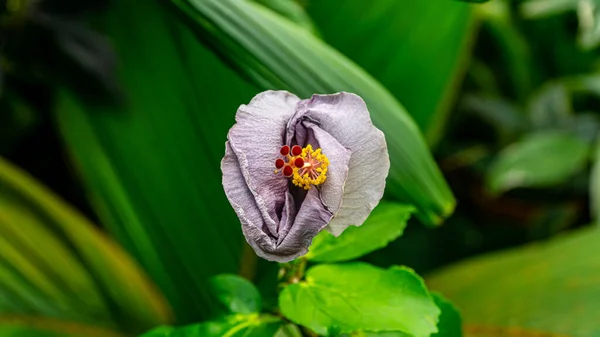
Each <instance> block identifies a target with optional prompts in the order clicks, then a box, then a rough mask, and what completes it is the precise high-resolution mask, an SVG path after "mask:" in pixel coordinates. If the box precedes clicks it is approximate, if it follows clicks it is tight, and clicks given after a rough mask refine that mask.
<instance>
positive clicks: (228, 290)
mask: <svg viewBox="0 0 600 337" xmlns="http://www.w3.org/2000/svg"><path fill="white" fill-rule="evenodd" d="M210 290H211V293H212V294H213V295H214V296H215V297H216V298H217V300H218V302H219V303H220V304H221V305H222V306H223V307H224V308H225V310H226V312H227V313H228V314H252V313H257V312H260V310H261V298H260V293H259V292H258V289H256V287H255V286H254V285H253V284H252V283H251V282H250V281H248V280H246V279H245V278H242V277H240V276H237V275H217V276H214V277H212V278H211V279H210Z"/></svg>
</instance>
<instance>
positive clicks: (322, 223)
mask: <svg viewBox="0 0 600 337" xmlns="http://www.w3.org/2000/svg"><path fill="white" fill-rule="evenodd" d="M389 167H390V162H389V157H388V153H387V144H386V142H385V137H384V135H383V133H382V132H381V131H380V130H379V129H377V128H376V127H375V126H374V125H373V123H372V122H371V118H370V116H369V111H368V110H367V106H366V104H365V102H364V101H363V100H362V99H361V98H360V97H359V96H357V95H355V94H350V93H345V92H340V93H337V94H333V95H313V96H312V98H310V99H306V100H300V99H299V98H298V97H296V96H295V95H293V94H291V93H289V92H286V91H265V92H263V93H260V94H258V95H257V96H255V97H254V98H253V99H252V101H251V102H250V103H249V104H248V105H242V106H240V108H239V109H238V111H237V114H236V124H235V125H234V126H233V127H232V128H231V129H230V130H229V133H228V135H227V142H226V143H225V156H224V158H223V160H222V162H221V170H222V172H223V187H224V189H225V194H226V195H227V198H228V199H229V202H230V203H231V206H232V207H233V208H234V210H235V212H236V213H237V215H238V217H239V218H240V221H241V223H242V231H243V232H244V236H245V237H246V240H247V241H248V243H249V244H250V246H252V248H253V249H254V251H255V252H256V254H257V255H259V256H260V257H262V258H265V259H267V260H272V261H278V262H288V261H291V260H293V259H295V258H297V257H299V256H302V255H304V254H306V252H307V251H308V247H309V245H310V243H311V242H312V239H313V238H314V237H315V236H316V235H317V234H318V233H319V232H320V231H321V230H323V229H324V228H325V229H326V230H328V231H329V232H331V233H332V234H333V235H336V236H338V235H340V234H341V233H342V232H343V231H344V230H345V229H346V228H347V227H348V226H350V225H354V226H360V225H361V224H362V223H363V222H364V221H365V219H366V218H367V217H368V216H369V214H370V213H371V211H372V210H373V208H375V206H377V204H378V203H379V200H380V199H381V197H382V196H383V190H384V187H385V179H386V177H387V174H388V171H389Z"/></svg>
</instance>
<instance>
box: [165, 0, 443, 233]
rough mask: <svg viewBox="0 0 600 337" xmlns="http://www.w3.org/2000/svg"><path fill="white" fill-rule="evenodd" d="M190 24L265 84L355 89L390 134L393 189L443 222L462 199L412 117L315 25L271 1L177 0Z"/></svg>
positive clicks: (304, 92) (298, 89)
mask: <svg viewBox="0 0 600 337" xmlns="http://www.w3.org/2000/svg"><path fill="white" fill-rule="evenodd" d="M171 2H172V3H173V4H174V5H175V6H176V7H177V8H178V9H179V10H180V11H181V12H182V13H183V14H185V15H186V16H187V18H188V19H189V20H188V21H189V24H190V27H192V28H193V29H195V30H196V31H197V32H198V35H199V36H200V38H201V39H202V40H204V41H206V42H207V43H209V44H210V45H211V46H213V48H215V50H216V51H217V52H219V54H220V55H222V56H223V57H224V58H225V59H226V60H228V61H229V62H230V63H231V64H232V65H234V66H235V67H236V68H237V69H238V70H239V71H241V72H242V73H244V74H245V75H246V76H248V77H249V78H250V79H251V80H253V82H254V83H256V84H257V85H259V86H260V87H262V88H263V89H287V90H289V91H292V92H294V93H295V94H297V95H298V96H300V97H302V98H307V97H310V96H311V95H313V94H315V93H333V92H338V91H349V92H353V93H356V94H358V95H360V96H361V97H362V98H363V99H365V101H366V103H367V105H368V107H369V110H370V112H371V117H372V119H373V122H374V123H375V125H376V126H377V127H379V128H380V129H381V130H382V131H383V132H384V133H385V134H386V140H387V144H388V150H389V154H390V160H391V164H392V167H391V170H390V174H389V176H388V180H387V186H388V188H387V190H388V192H389V193H390V194H391V195H393V196H394V197H396V198H397V199H400V200H403V201H406V202H408V203H410V204H414V205H415V206H417V208H418V210H419V215H418V216H419V217H420V219H422V220H423V221H424V222H426V223H428V224H439V223H441V222H442V221H443V218H445V217H446V216H448V215H449V214H450V213H452V211H453V209H454V206H455V201H454V198H453V196H452V193H451V191H450V189H449V188H448V186H447V184H446V182H445V181H444V179H443V177H442V175H441V173H440V171H439V169H438V167H437V166H436V165H435V163H434V161H433V158H432V156H431V154H430V153H429V151H428V149H427V146H426V144H425V142H424V140H423V137H422V136H421V134H420V133H419V130H418V128H417V126H416V125H415V123H414V122H413V120H412V119H411V118H410V116H409V115H408V114H407V113H406V111H405V110H404V108H403V107H402V106H401V105H400V103H398V101H397V100H396V99H395V98H394V97H393V96H392V95H391V94H390V93H389V92H388V91H387V90H386V89H385V88H384V87H383V86H382V85H381V84H380V83H379V82H377V81H376V80H375V79H373V78H372V77H371V76H370V75H369V74H367V73H366V72H365V71H364V70H363V69H361V68H360V67H358V66H357V65H355V64H354V63H352V62H351V61H350V60H349V59H347V58H346V57H345V56H344V55H342V54H341V53H339V52H338V51H336V50H335V49H333V48H331V47H330V46H329V45H327V44H325V43H324V42H323V41H321V40H319V39H318V38H317V37H315V36H314V35H313V34H311V33H310V32H309V31H308V30H306V29H304V28H302V27H301V26H299V25H297V24H295V23H293V22H291V21H289V20H287V19H285V18H284V17H281V16H280V15H277V14H276V13H275V12H273V11H271V10H268V9H266V8H265V7H263V6H260V5H258V4H255V3H253V2H249V1H239V0H218V1H217V0H171Z"/></svg>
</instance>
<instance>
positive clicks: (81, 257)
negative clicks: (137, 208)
mask: <svg viewBox="0 0 600 337" xmlns="http://www.w3.org/2000/svg"><path fill="white" fill-rule="evenodd" d="M17 313H18V314H28V315H36V316H47V317H53V318H57V319H62V320H72V321H76V322H83V323H86V324H90V325H94V326H102V327H109V328H112V329H115V330H118V331H123V332H129V333H136V332H140V331H143V330H146V329H148V328H149V327H152V326H155V325H157V324H164V323H166V322H168V321H169V309H168V307H167V306H166V304H165V302H164V299H163V298H162V296H161V295H160V294H159V293H157V292H156V289H155V288H154V287H153V285H152V284H151V283H150V282H149V280H148V279H147V278H146V277H145V275H144V274H142V273H141V271H140V269H139V267H138V266H137V265H136V264H135V263H134V262H133V261H132V260H131V258H130V257H129V256H128V255H127V254H125V252H124V251H123V250H122V249H121V248H120V247H118V246H117V245H115V244H114V243H113V242H112V241H110V240H109V239H108V238H106V237H105V236H104V235H103V234H102V233H100V232H99V231H98V230H97V229H96V228H95V227H94V226H93V225H92V224H91V223H90V222H89V221H88V220H86V219H85V218H84V217H83V216H82V215H80V214H79V213H78V212H76V211H75V210H74V209H73V208H71V207H70V206H68V205H66V204H65V203H64V202H62V201H61V200H60V199H58V198H57V197H56V196H54V195H53V194H52V193H51V192H50V191H48V190H47V189H46V188H45V187H43V186H41V185H40V184H38V183H37V182H36V181H35V180H33V179H32V178H31V177H29V176H28V175H27V174H25V173H24V172H22V171H20V170H19V169H17V168H16V167H14V166H12V165H11V164H9V163H8V162H6V161H4V160H3V159H1V158H0V315H9V314H17ZM1 320H2V319H1V318H0V323H1Z"/></svg>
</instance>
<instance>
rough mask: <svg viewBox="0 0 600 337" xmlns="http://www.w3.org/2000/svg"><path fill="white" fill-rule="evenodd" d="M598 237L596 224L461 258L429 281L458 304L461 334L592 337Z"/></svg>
mask: <svg viewBox="0 0 600 337" xmlns="http://www.w3.org/2000/svg"><path fill="white" fill-rule="evenodd" d="M598 242H600V231H599V230H598V228H597V227H595V226H594V227H593V228H588V229H585V230H580V231H578V232H575V233H571V234H567V235H564V236H560V237H557V238H555V239H552V240H551V241H548V242H543V243H535V244H530V245H528V246H526V247H522V248H516V249H511V250H506V251H503V252H498V253H493V254H488V255H485V256H482V257H478V258H474V259H470V260H468V261H465V262H461V263H459V264H457V265H454V266H450V267H447V268H445V269H443V270H441V271H438V272H437V273H435V274H433V275H431V277H429V278H428V279H427V284H428V285H429V287H430V288H431V289H435V290H439V291H440V292H442V293H443V294H444V296H446V297H447V298H448V299H450V300H451V301H452V303H454V304H455V305H456V306H457V307H459V308H461V314H462V319H463V322H464V324H465V327H466V328H465V333H467V334H469V333H473V336H487V335H488V334H486V332H488V333H489V335H492V336H508V335H513V334H517V333H518V332H520V335H523V336H526V335H527V336H528V335H529V334H527V332H530V333H531V334H530V335H531V336H534V335H538V336H540V335H548V336H550V335H566V336H575V337H578V336H582V337H583V336H596V335H599V334H600V321H599V320H598V319H597V317H598V313H599V312H600V301H598V296H600V288H599V287H598V278H599V277H600V269H599V268H598V255H597V252H598ZM470 326H472V327H470ZM476 332H478V333H476ZM493 332H495V334H492V333H493Z"/></svg>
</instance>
